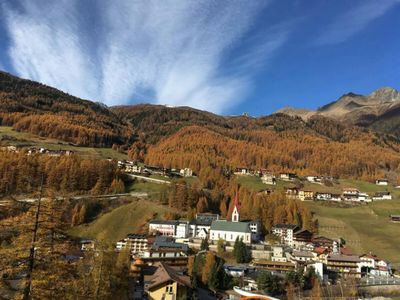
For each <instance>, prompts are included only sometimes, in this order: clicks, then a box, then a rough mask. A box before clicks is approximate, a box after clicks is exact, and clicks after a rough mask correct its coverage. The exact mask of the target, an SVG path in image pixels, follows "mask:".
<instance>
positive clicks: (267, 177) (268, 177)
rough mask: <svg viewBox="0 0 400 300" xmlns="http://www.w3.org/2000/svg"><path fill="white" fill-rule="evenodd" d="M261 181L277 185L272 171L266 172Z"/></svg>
mask: <svg viewBox="0 0 400 300" xmlns="http://www.w3.org/2000/svg"><path fill="white" fill-rule="evenodd" d="M261 181H262V183H264V184H269V185H276V179H275V176H274V175H272V174H270V173H265V174H263V175H262V176H261Z"/></svg>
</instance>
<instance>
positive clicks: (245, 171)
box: [234, 167, 252, 175]
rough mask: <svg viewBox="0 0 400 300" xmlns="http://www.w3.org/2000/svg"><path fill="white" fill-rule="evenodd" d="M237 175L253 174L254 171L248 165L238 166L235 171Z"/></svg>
mask: <svg viewBox="0 0 400 300" xmlns="http://www.w3.org/2000/svg"><path fill="white" fill-rule="evenodd" d="M234 174H235V175H252V172H251V170H250V169H248V168H246V167H238V168H236V169H235V172H234Z"/></svg>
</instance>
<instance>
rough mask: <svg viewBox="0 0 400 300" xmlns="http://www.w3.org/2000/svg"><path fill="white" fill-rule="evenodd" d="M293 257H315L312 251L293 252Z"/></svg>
mask: <svg viewBox="0 0 400 300" xmlns="http://www.w3.org/2000/svg"><path fill="white" fill-rule="evenodd" d="M292 255H293V256H302V257H314V255H313V254H312V252H311V251H297V250H293V253H292Z"/></svg>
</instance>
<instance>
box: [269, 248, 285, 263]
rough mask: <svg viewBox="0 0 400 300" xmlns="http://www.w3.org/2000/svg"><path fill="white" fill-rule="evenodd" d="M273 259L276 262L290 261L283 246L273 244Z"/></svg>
mask: <svg viewBox="0 0 400 300" xmlns="http://www.w3.org/2000/svg"><path fill="white" fill-rule="evenodd" d="M271 261H274V262H287V261H288V259H287V257H286V252H285V249H284V248H283V247H282V246H273V247H272V256H271Z"/></svg>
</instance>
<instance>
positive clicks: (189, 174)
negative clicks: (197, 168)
mask: <svg viewBox="0 0 400 300" xmlns="http://www.w3.org/2000/svg"><path fill="white" fill-rule="evenodd" d="M179 174H181V176H183V177H192V176H193V170H192V169H189V168H184V169H181V170H180V171H179Z"/></svg>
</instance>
